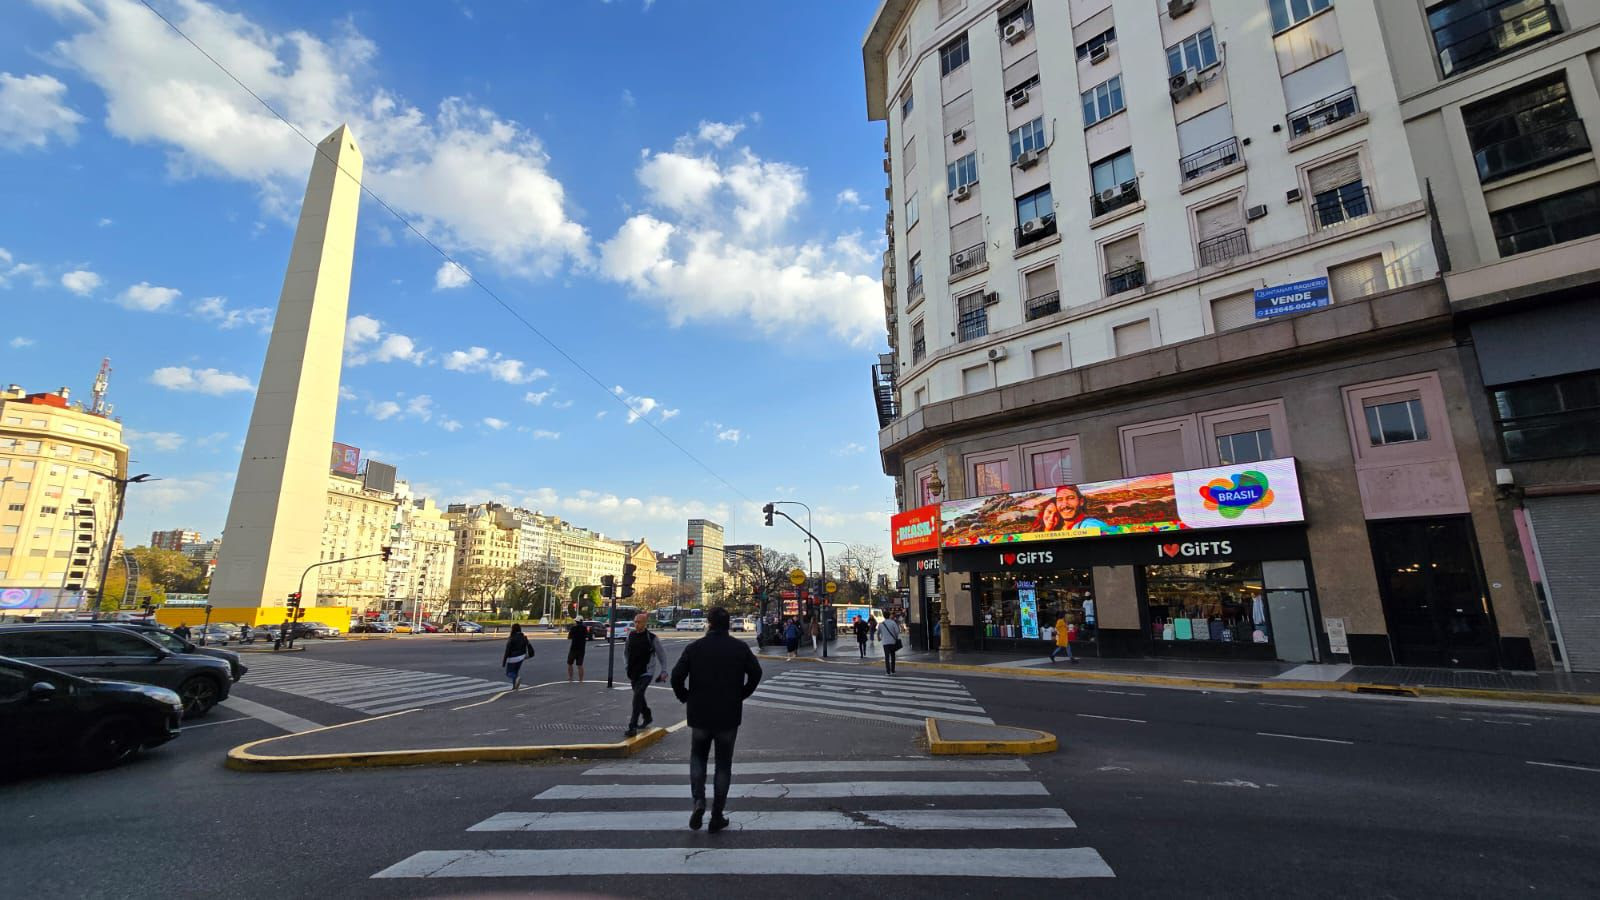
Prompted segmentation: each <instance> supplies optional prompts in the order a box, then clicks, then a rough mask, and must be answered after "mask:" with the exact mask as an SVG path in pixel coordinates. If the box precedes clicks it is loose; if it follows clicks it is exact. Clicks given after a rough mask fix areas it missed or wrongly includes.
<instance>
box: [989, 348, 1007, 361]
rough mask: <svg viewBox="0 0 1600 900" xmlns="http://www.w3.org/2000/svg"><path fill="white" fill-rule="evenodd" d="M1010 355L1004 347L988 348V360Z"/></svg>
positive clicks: (998, 359) (1000, 358)
mask: <svg viewBox="0 0 1600 900" xmlns="http://www.w3.org/2000/svg"><path fill="white" fill-rule="evenodd" d="M1010 355H1011V354H1010V353H1009V352H1007V350H1006V348H1004V347H990V348H989V362H999V361H1000V360H1002V359H1005V358H1006V357H1007V356H1010Z"/></svg>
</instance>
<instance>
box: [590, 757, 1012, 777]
mask: <svg viewBox="0 0 1600 900" xmlns="http://www.w3.org/2000/svg"><path fill="white" fill-rule="evenodd" d="M846 769H847V770H849V771H851V772H982V773H985V774H987V773H990V772H1026V771H1028V764H1027V763H1026V762H1024V761H1022V760H1020V759H1003V758H1002V759H992V760H989V759H851V760H834V759H795V760H788V761H784V762H765V761H757V762H735V763H734V764H733V774H734V775H735V776H736V777H737V776H740V775H789V774H799V773H810V772H825V773H828V774H837V773H838V772H840V771H841V770H846ZM583 774H585V775H640V776H644V775H687V774H689V764H688V763H686V762H682V763H606V764H605V765H601V766H594V767H592V768H590V769H587V770H585V771H584V773H583Z"/></svg>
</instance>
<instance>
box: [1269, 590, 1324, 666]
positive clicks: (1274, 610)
mask: <svg viewBox="0 0 1600 900" xmlns="http://www.w3.org/2000/svg"><path fill="white" fill-rule="evenodd" d="M1267 619H1268V621H1270V622H1271V623H1272V645H1273V647H1274V648H1275V649H1276V650H1277V651H1278V659H1281V660H1283V661H1284V662H1298V663H1312V662H1316V661H1317V644H1316V635H1315V632H1314V631H1312V628H1311V594H1310V592H1309V591H1301V590H1271V589H1268V591H1267Z"/></svg>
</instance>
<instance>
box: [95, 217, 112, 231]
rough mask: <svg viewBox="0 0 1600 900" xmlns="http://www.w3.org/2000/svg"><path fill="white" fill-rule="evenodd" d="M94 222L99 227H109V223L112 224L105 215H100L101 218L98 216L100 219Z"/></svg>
mask: <svg viewBox="0 0 1600 900" xmlns="http://www.w3.org/2000/svg"><path fill="white" fill-rule="evenodd" d="M95 224H96V225H98V226H99V227H101V228H108V227H110V226H111V224H112V222H111V220H110V219H108V218H106V217H104V216H102V217H101V218H100V221H98V222H96V223H95Z"/></svg>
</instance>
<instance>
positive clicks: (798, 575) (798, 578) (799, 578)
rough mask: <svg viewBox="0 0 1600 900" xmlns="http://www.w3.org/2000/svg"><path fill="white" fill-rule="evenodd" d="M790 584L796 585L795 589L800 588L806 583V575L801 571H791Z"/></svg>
mask: <svg viewBox="0 0 1600 900" xmlns="http://www.w3.org/2000/svg"><path fill="white" fill-rule="evenodd" d="M789 583H790V584H792V585H794V586H795V587H799V586H800V585H802V584H805V583H806V573H804V572H802V571H800V570H799V569H790V570H789Z"/></svg>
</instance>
